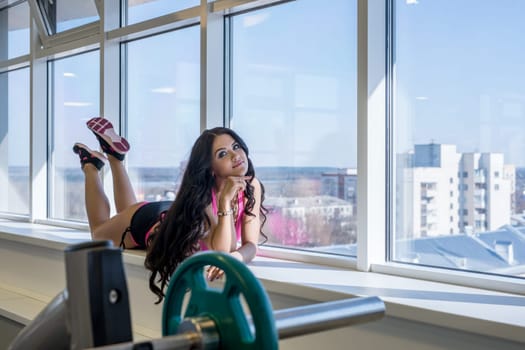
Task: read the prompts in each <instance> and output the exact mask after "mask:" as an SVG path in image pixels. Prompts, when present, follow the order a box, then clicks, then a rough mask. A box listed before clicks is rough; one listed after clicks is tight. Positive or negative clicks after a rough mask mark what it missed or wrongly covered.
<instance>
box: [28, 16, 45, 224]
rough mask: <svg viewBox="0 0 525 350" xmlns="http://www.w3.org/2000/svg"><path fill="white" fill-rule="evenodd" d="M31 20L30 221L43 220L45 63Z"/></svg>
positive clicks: (34, 26) (38, 35) (35, 25)
mask: <svg viewBox="0 0 525 350" xmlns="http://www.w3.org/2000/svg"><path fill="white" fill-rule="evenodd" d="M30 11H31V18H32V19H34V18H35V17H36V15H37V14H36V13H35V7H33V6H32V7H31V8H30ZM35 22H36V21H35V20H32V21H31V29H30V36H31V37H30V40H31V42H30V52H31V68H30V71H31V73H30V85H29V86H30V90H31V92H30V94H31V97H30V101H31V107H30V133H31V137H30V140H31V147H30V153H31V154H30V162H29V164H30V165H29V166H30V178H31V179H32V181H31V185H30V199H29V200H30V217H31V220H32V221H38V220H44V219H46V218H47V204H48V203H49V200H48V191H47V149H48V147H47V129H48V128H47V123H48V115H47V111H48V108H47V94H48V92H47V60H46V59H42V58H37V55H36V53H37V51H38V50H39V48H40V45H41V42H40V34H39V30H38V28H37V24H36V23H35Z"/></svg>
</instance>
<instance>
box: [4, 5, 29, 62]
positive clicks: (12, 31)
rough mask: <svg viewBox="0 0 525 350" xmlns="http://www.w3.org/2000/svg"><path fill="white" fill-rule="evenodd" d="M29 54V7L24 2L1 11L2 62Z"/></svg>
mask: <svg viewBox="0 0 525 350" xmlns="http://www.w3.org/2000/svg"><path fill="white" fill-rule="evenodd" d="M6 29H7V30H6ZM6 39H7V40H6ZM27 54H29V6H28V5H27V2H25V1H24V2H21V3H15V4H14V5H13V6H10V7H9V6H8V7H4V8H3V9H0V61H2V60H8V59H12V58H14V57H19V56H23V55H27Z"/></svg>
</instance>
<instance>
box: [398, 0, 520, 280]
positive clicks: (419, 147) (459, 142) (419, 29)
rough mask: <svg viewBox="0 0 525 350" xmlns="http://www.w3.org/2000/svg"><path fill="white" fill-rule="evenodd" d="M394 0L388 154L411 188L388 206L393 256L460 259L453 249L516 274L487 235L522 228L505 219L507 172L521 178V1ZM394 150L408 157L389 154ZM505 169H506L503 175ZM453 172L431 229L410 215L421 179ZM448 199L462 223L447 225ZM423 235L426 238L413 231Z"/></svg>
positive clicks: (511, 234) (509, 234) (487, 267)
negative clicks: (452, 184) (454, 182)
mask: <svg viewBox="0 0 525 350" xmlns="http://www.w3.org/2000/svg"><path fill="white" fill-rule="evenodd" d="M503 3H504V4H505V5H504V6H503ZM393 4H394V11H393V15H394V17H395V19H394V20H393V21H392V23H394V28H393V37H394V44H393V51H394V57H395V62H394V64H395V78H394V80H393V83H392V91H391V93H392V95H391V96H394V97H393V98H394V100H393V101H394V106H393V114H392V120H393V125H394V127H393V130H395V131H394V133H393V143H394V148H395V151H394V153H393V154H392V155H391V158H392V159H393V161H394V163H393V164H394V169H395V173H396V174H400V176H397V178H396V179H395V184H396V186H397V185H399V186H400V187H401V188H402V190H401V191H399V193H405V194H406V193H408V195H406V196H404V197H403V198H401V200H400V201H394V203H396V202H397V203H399V205H397V207H396V208H395V209H391V210H393V212H394V213H396V221H397V223H398V224H397V225H396V227H395V231H394V232H391V235H392V237H391V238H392V239H391V241H392V242H393V246H392V247H391V249H392V250H393V251H394V254H393V260H396V261H406V257H407V256H413V255H415V254H421V253H423V252H425V253H426V254H424V255H421V256H422V258H421V259H420V260H419V262H418V263H420V264H424V265H431V266H438V267H446V268H452V269H462V268H464V265H459V264H456V263H454V261H453V259H451V256H452V255H456V256H464V257H465V259H466V261H467V264H466V266H468V268H469V269H470V270H472V271H479V272H487V273H499V271H508V272H507V273H509V274H514V273H516V274H518V273H519V272H518V271H520V269H507V268H510V267H511V266H510V264H509V263H508V262H505V261H504V259H502V258H501V257H498V254H497V253H495V251H496V247H495V246H494V244H493V242H494V241H496V240H497V239H498V237H500V238H501V237H506V238H505V239H510V240H519V239H520V238H519V237H520V236H522V234H523V233H521V230H523V229H524V228H522V227H517V228H516V229H515V228H511V227H510V224H511V218H512V216H513V214H516V213H515V212H514V211H513V208H514V207H515V206H514V205H513V204H512V201H513V199H512V198H514V197H513V190H512V188H513V186H514V183H513V181H514V180H512V179H516V184H517V185H518V187H519V186H521V182H523V178H522V177H520V176H516V173H519V172H521V169H522V168H523V167H524V166H525V153H524V152H523V148H524V147H525V144H523V136H522V135H523V134H524V133H525V124H524V123H523V122H522V120H523V118H524V115H523V111H524V110H525V98H523V96H525V87H524V86H523V84H522V79H521V77H522V76H523V75H524V74H525V64H524V61H523V59H522V58H523V53H522V52H521V50H520V49H518V48H519V47H521V46H520V45H522V44H523V43H524V41H523V37H522V35H520V34H519V33H521V32H523V31H524V30H525V23H524V22H523V21H522V19H521V17H520V15H518V14H519V13H522V11H525V3H524V2H522V1H518V0H507V1H504V2H496V1H484V2H477V3H476V6H472V3H467V2H457V1H453V0H443V1H405V0H402V1H401V0H396V1H393ZM452 13H453V14H454V15H451V14H452ZM515 144H520V145H521V146H519V147H515V146H513V145H515ZM400 155H405V156H406V157H413V158H414V159H415V162H414V163H413V165H412V166H408V165H407V164H406V163H395V161H396V160H398V159H400ZM436 160H437V161H436ZM504 169H509V170H508V171H509V172H508V173H505V174H509V175H508V176H505V177H500V176H499V175H500V174H502V173H503V171H504ZM514 169H516V170H515V172H514ZM469 173H470V174H473V176H472V177H469ZM454 174H458V175H461V176H460V177H461V180H462V181H461V184H460V185H459V187H458V188H459V189H460V191H459V193H458V194H457V196H453V193H452V192H450V195H447V193H446V192H444V193H440V188H442V187H441V186H439V185H438V187H437V191H436V192H437V193H436V195H435V210H436V214H437V215H436V219H435V220H436V221H435V222H433V224H434V225H435V228H436V230H433V231H432V232H431V231H430V229H429V228H428V227H426V228H425V230H422V227H421V225H419V223H418V222H417V220H416V218H417V216H418V208H419V206H420V205H422V203H420V201H422V199H420V198H422V197H420V196H417V193H418V191H419V190H420V189H419V188H418V184H420V183H424V182H425V181H429V180H431V179H435V178H438V179H446V180H449V179H450V178H451V177H452V176H453V175H454ZM484 174H494V178H498V184H495V185H494V186H487V185H486V181H491V180H490V179H489V178H485V176H484ZM500 179H501V183H499V180H500ZM446 180H443V181H446ZM488 184H489V185H490V182H489V183H488ZM496 188H497V189H496ZM411 194H413V195H411ZM452 205H454V206H456V207H461V208H462V209H460V212H459V213H458V214H459V215H460V216H461V218H460V222H461V223H462V224H461V225H460V227H459V230H458V231H457V232H454V233H453V234H452V235H450V234H449V233H450V232H449V228H448V227H449V226H448V225H447V224H448V223H447V221H449V220H447V219H446V218H447V216H446V215H447V213H445V212H442V211H444V210H443V209H442V208H447V207H450V208H451V207H452ZM485 213H488V214H485ZM451 219H452V218H451ZM427 220H428V218H427ZM425 235H426V236H427V237H428V236H432V237H433V239H432V240H429V239H428V238H427V239H421V238H420V237H424V236H425ZM410 237H413V238H410ZM409 238H410V244H407V243H406V240H407V239H409ZM398 242H404V243H403V245H402V246H401V245H400V244H399V243H398ZM398 246H399V247H400V249H397V247H398ZM401 247H402V248H401ZM425 256H427V260H426V259H425ZM425 260H426V261H425ZM521 264H525V260H524V261H523V262H521ZM513 271H515V272H513Z"/></svg>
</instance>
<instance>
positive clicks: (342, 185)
mask: <svg viewBox="0 0 525 350" xmlns="http://www.w3.org/2000/svg"><path fill="white" fill-rule="evenodd" d="M321 179H322V180H321V181H322V191H321V192H322V193H324V194H327V195H329V196H334V197H337V198H339V199H342V200H344V201H346V202H349V203H350V204H352V206H353V208H354V212H353V214H354V215H356V212H355V210H356V208H357V169H355V168H345V169H337V170H336V171H330V172H323V173H322V174H321Z"/></svg>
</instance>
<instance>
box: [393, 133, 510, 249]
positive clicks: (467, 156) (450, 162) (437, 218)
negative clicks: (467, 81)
mask: <svg viewBox="0 0 525 350" xmlns="http://www.w3.org/2000/svg"><path fill="white" fill-rule="evenodd" d="M397 164H398V165H397V169H396V179H397V180H396V216H395V219H396V222H395V225H396V232H397V239H402V238H405V239H407V238H418V237H428V236H442V235H448V234H455V233H469V234H472V233H476V232H483V231H487V230H496V229H498V228H499V227H501V226H503V225H507V224H510V222H511V221H510V220H511V215H512V213H513V212H512V210H513V207H514V206H515V204H513V203H514V200H513V198H514V197H513V195H514V190H513V188H514V187H515V169H514V167H513V166H510V165H505V164H504V159H503V154H500V153H458V152H457V151H456V146H455V145H445V144H433V143H432V144H425V145H415V147H414V151H413V152H410V153H407V154H401V155H399V156H398V162H397Z"/></svg>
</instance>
